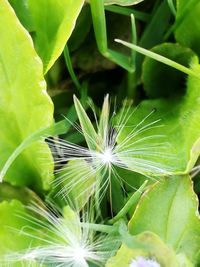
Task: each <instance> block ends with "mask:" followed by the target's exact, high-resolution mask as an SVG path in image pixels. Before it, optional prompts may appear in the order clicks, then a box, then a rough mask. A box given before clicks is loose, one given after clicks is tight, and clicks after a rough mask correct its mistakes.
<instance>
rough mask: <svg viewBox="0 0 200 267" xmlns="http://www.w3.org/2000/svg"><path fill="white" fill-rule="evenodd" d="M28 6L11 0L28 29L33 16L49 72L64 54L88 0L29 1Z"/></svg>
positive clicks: (35, 35) (34, 33) (36, 40)
mask: <svg viewBox="0 0 200 267" xmlns="http://www.w3.org/2000/svg"><path fill="white" fill-rule="evenodd" d="M24 1H25V0H24ZM24 3H25V4H24V6H25V8H24V9H22V8H21V5H22V4H21V0H11V4H13V7H14V8H15V10H16V12H17V14H18V16H19V18H20V20H21V22H22V24H23V25H24V26H27V16H29V17H30V21H31V22H32V23H31V26H32V27H31V32H32V37H33V41H34V45H35V48H36V51H37V53H38V55H39V56H40V58H41V59H42V61H43V64H44V73H46V72H47V71H48V70H49V69H50V68H51V66H52V65H53V64H54V62H55V61H56V59H57V58H58V57H59V56H60V55H61V53H62V51H63V49H64V46H65V44H66V42H67V41H68V39H69V37H70V35H71V33H72V31H73V29H74V27H75V23H76V19H77V17H78V15H79V13H80V11H81V8H82V6H83V3H84V0H76V1H74V0H37V1H35V0H26V1H25V2H24ZM22 13H23V14H22ZM29 28H30V27H28V29H29Z"/></svg>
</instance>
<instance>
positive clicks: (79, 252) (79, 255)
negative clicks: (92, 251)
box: [72, 246, 88, 266]
mask: <svg viewBox="0 0 200 267" xmlns="http://www.w3.org/2000/svg"><path fill="white" fill-rule="evenodd" d="M72 257H73V259H74V261H75V262H76V263H77V264H82V263H83V264H84V265H86V264H87V263H86V260H85V259H86V258H87V257H88V250H87V249H86V248H83V247H80V246H78V247H75V248H74V250H73V256H72ZM86 266H87V265H86Z"/></svg>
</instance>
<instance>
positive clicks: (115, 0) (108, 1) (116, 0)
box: [90, 0, 144, 6]
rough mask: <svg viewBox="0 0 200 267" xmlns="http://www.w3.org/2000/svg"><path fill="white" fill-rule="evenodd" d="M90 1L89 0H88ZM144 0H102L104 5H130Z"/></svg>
mask: <svg viewBox="0 0 200 267" xmlns="http://www.w3.org/2000/svg"><path fill="white" fill-rule="evenodd" d="M90 1H91V0H90ZM143 1H144V0H104V4H105V5H119V6H132V5H136V4H139V3H140V2H143Z"/></svg>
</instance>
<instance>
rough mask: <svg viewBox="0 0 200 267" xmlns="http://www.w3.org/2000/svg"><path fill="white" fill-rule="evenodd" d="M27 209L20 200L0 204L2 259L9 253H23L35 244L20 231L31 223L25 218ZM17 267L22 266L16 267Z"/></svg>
mask: <svg viewBox="0 0 200 267" xmlns="http://www.w3.org/2000/svg"><path fill="white" fill-rule="evenodd" d="M24 214H26V209H25V208H24V206H23V205H22V204H21V203H20V202H19V201H18V200H12V201H11V202H7V201H4V202H1V203H0V241H1V244H3V245H1V246H0V258H1V260H2V259H3V257H4V256H6V255H7V254H9V253H11V252H12V253H14V252H19V251H23V250H24V249H27V248H29V246H30V244H31V243H32V244H33V240H31V238H30V237H28V236H25V235H23V234H22V233H20V231H21V230H22V229H23V227H24V226H25V225H26V227H28V226H31V223H30V222H28V221H27V220H25V219H24V218H23V215H24ZM15 266H21V265H20V264H19V265H17V264H16V265H15Z"/></svg>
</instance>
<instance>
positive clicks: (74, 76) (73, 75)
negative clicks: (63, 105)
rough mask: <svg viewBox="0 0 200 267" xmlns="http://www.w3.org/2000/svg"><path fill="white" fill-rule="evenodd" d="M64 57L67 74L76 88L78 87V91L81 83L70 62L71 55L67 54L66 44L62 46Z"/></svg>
mask: <svg viewBox="0 0 200 267" xmlns="http://www.w3.org/2000/svg"><path fill="white" fill-rule="evenodd" d="M64 58H65V63H66V66H67V69H68V71H69V74H70V76H71V78H72V81H73V83H74V84H75V86H76V88H77V89H78V91H79V92H81V84H80V83H79V80H78V79H77V77H76V74H75V72H74V69H73V66H72V62H71V57H70V54H69V48H68V46H67V45H66V46H65V48H64Z"/></svg>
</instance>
